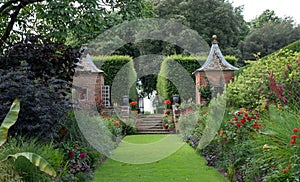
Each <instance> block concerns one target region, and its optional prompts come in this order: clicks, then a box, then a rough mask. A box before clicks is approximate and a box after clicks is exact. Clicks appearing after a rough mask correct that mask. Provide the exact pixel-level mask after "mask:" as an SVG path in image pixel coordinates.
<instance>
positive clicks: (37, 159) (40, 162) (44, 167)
mask: <svg viewBox="0 0 300 182" xmlns="http://www.w3.org/2000/svg"><path fill="white" fill-rule="evenodd" d="M19 157H25V158H26V159H28V160H29V161H30V162H31V163H32V164H33V165H35V166H37V167H39V169H40V170H41V171H43V172H45V173H47V174H49V175H50V176H53V177H56V171H55V170H54V169H53V168H52V166H51V165H50V164H49V163H48V162H47V161H46V160H45V159H44V158H43V157H41V156H39V155H37V154H35V153H31V152H21V153H16V154H11V155H8V156H7V158H6V159H4V161H5V160H8V159H9V158H14V160H16V159H18V158H19ZM2 162H3V161H2Z"/></svg>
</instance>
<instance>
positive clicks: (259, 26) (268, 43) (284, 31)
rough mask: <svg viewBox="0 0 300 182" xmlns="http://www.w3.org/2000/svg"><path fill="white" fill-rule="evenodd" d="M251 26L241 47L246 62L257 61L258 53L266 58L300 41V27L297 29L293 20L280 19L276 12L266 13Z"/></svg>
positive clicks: (267, 11) (287, 18)
mask: <svg viewBox="0 0 300 182" xmlns="http://www.w3.org/2000/svg"><path fill="white" fill-rule="evenodd" d="M250 24H251V31H250V33H249V34H248V35H247V36H246V38H245V40H244V41H243V42H241V43H240V45H239V46H240V50H241V53H242V57H243V59H245V60H255V59H256V57H255V56H254V54H257V53H260V56H261V57H263V56H266V55H268V54H270V53H273V52H275V51H277V50H278V49H280V48H282V47H284V46H286V45H288V44H289V43H291V42H294V41H296V40H298V39H300V27H299V26H297V27H295V25H294V21H293V19H292V18H290V17H286V18H280V17H278V16H276V14H275V13H274V11H270V10H266V11H264V12H263V13H262V14H261V15H260V16H258V17H257V18H256V19H254V20H253V21H252V22H250Z"/></svg>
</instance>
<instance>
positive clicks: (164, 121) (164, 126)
mask: <svg viewBox="0 0 300 182" xmlns="http://www.w3.org/2000/svg"><path fill="white" fill-rule="evenodd" d="M168 121H169V116H168V115H167V114H164V116H163V123H162V128H163V129H168Z"/></svg>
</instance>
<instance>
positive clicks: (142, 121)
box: [136, 115, 170, 134]
mask: <svg viewBox="0 0 300 182" xmlns="http://www.w3.org/2000/svg"><path fill="white" fill-rule="evenodd" d="M162 123H163V122H162V115H157V116H147V117H142V118H139V119H138V121H137V123H136V128H137V132H136V133H137V134H168V133H170V132H169V131H168V130H166V129H163V128H162Z"/></svg>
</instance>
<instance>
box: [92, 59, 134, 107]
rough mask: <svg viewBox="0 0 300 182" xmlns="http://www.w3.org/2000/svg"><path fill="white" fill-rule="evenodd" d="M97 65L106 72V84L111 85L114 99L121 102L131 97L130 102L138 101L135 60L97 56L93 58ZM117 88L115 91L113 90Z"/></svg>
mask: <svg viewBox="0 0 300 182" xmlns="http://www.w3.org/2000/svg"><path fill="white" fill-rule="evenodd" d="M93 61H94V63H95V65H96V66H97V67H98V68H99V69H101V70H103V71H104V73H105V78H104V84H105V85H110V86H111V89H112V94H114V95H112V98H115V99H117V101H119V100H121V99H122V97H123V96H124V95H129V98H130V100H136V79H137V78H136V77H137V76H136V72H135V69H134V65H133V60H132V58H131V57H129V56H97V57H93ZM114 88H115V90H113V89H114Z"/></svg>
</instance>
